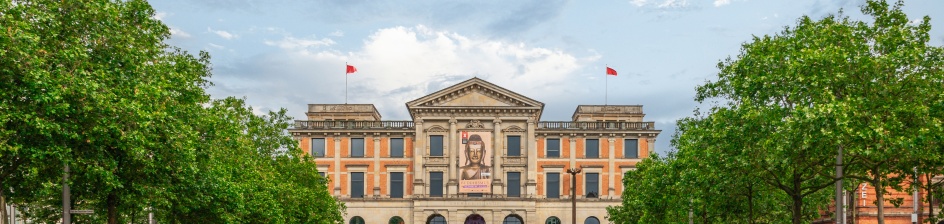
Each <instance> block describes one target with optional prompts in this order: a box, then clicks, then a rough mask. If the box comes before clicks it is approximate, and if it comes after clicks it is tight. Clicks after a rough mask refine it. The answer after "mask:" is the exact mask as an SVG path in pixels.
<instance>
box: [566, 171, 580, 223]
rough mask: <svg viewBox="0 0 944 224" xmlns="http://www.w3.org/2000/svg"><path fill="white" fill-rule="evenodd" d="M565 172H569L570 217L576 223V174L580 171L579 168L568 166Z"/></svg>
mask: <svg viewBox="0 0 944 224" xmlns="http://www.w3.org/2000/svg"><path fill="white" fill-rule="evenodd" d="M567 173H569V174H570V176H571V178H570V183H571V184H570V202H571V205H572V206H573V207H572V210H571V211H572V212H573V214H571V217H572V218H573V221H572V222H571V223H575V224H576V223H577V174H578V173H580V168H570V169H567Z"/></svg>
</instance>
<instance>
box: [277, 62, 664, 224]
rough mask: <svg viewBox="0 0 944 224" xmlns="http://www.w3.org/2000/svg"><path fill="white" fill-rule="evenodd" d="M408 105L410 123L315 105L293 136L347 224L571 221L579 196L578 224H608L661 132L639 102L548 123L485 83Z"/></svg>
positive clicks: (520, 99) (585, 110) (359, 107)
mask: <svg viewBox="0 0 944 224" xmlns="http://www.w3.org/2000/svg"><path fill="white" fill-rule="evenodd" d="M406 107H407V110H409V113H410V116H411V118H412V120H410V121H386V120H382V119H381V116H380V113H378V112H377V109H376V108H375V107H374V106H373V105H372V104H309V105H308V113H307V118H308V120H298V121H295V125H294V127H292V128H290V129H289V130H288V131H289V132H290V133H291V135H292V136H293V137H294V138H295V139H296V140H298V141H299V145H300V147H301V148H302V149H303V150H304V151H305V152H306V153H308V154H310V155H312V156H314V157H315V163H316V164H317V166H318V170H319V172H321V173H320V174H321V175H323V176H325V177H328V179H329V183H328V188H329V190H332V194H333V195H334V196H335V197H336V198H338V199H339V200H340V201H342V202H344V203H345V205H346V206H347V210H346V213H345V214H344V218H345V222H346V223H416V224H426V223H436V224H438V223H474V224H482V223H552V224H558V223H570V222H571V220H572V218H573V216H572V212H571V208H572V204H571V203H572V197H571V194H572V193H574V194H576V200H575V201H576V207H577V212H576V219H577V222H578V223H608V221H607V220H606V218H607V214H606V207H607V206H614V205H619V204H620V202H621V199H620V195H622V194H623V193H624V192H623V190H624V189H628V191H632V186H629V187H628V188H627V187H625V186H623V184H622V181H621V180H622V178H623V173H625V172H626V171H628V170H632V169H635V166H636V163H638V162H640V161H641V159H643V158H646V157H648V156H649V155H650V154H651V153H652V152H653V151H654V146H655V140H656V137H657V136H658V135H659V133H660V130H657V129H656V128H655V125H654V122H652V121H644V120H643V118H644V116H645V114H644V113H643V110H642V106H641V105H579V106H577V108H576V110H575V111H574V113H573V117H572V120H569V121H542V120H541V114H542V112H543V109H544V103H541V102H538V101H536V100H534V99H531V98H528V97H526V96H523V95H521V94H518V93H515V92H512V91H510V90H508V89H505V88H503V87H500V86H497V85H495V84H492V83H489V82H487V81H484V80H482V79H479V78H472V79H469V80H466V81H463V82H461V83H458V84H455V85H453V86H450V87H447V88H445V89H442V90H439V91H437V92H434V93H432V94H429V95H427V96H423V97H420V98H418V99H416V100H413V101H410V102H407V103H406ZM577 169H579V173H575V174H572V173H573V172H575V171H577ZM568 171H570V172H568ZM571 185H575V187H574V188H575V189H576V192H571V188H572V187H571ZM627 193H630V192H627Z"/></svg>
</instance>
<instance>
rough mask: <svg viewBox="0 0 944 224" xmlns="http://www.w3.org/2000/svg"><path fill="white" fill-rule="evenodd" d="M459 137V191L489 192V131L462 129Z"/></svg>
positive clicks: (490, 165) (490, 171) (490, 154)
mask: <svg viewBox="0 0 944 224" xmlns="http://www.w3.org/2000/svg"><path fill="white" fill-rule="evenodd" d="M460 138H461V139H459V140H460V141H459V142H460V143H461V144H460V146H459V164H458V165H459V193H491V192H492V191H491V189H492V188H491V186H490V185H491V182H492V160H491V159H489V158H490V156H493V155H492V153H495V152H494V150H492V147H491V146H492V144H491V140H492V133H491V132H468V131H462V132H461V135H460Z"/></svg>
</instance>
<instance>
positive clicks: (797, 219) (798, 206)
mask: <svg viewBox="0 0 944 224" xmlns="http://www.w3.org/2000/svg"><path fill="white" fill-rule="evenodd" d="M792 198H793V224H801V223H803V219H802V217H803V198H802V197H800V195H799V194H797V195H793V197H792Z"/></svg>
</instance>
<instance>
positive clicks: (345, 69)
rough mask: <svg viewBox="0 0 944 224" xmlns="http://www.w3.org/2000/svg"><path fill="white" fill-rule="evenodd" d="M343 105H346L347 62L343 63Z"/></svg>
mask: <svg viewBox="0 0 944 224" xmlns="http://www.w3.org/2000/svg"><path fill="white" fill-rule="evenodd" d="M344 104H347V62H346V61H345V62H344Z"/></svg>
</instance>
